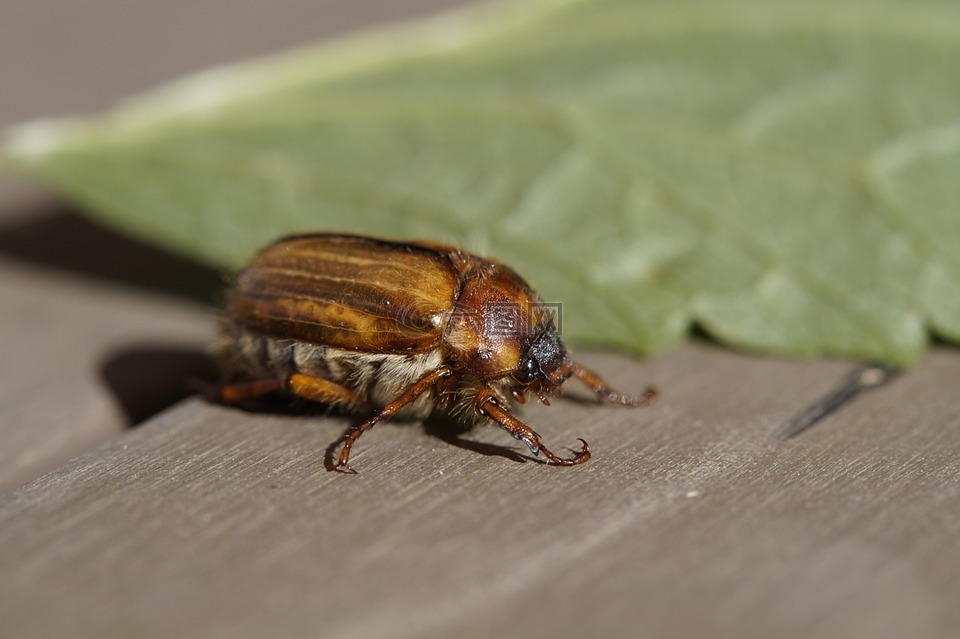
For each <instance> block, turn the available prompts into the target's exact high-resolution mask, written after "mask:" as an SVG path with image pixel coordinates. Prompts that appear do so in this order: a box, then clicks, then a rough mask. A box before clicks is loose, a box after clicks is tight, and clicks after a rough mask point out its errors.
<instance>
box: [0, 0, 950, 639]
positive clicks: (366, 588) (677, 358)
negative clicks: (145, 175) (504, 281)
mask: <svg viewBox="0 0 960 639" xmlns="http://www.w3.org/2000/svg"><path fill="white" fill-rule="evenodd" d="M429 4H430V3H428V2H420V3H414V2H397V1H395V0H392V1H390V2H387V1H385V0H381V1H380V2H373V1H372V0H370V1H367V2H358V3H352V5H351V6H353V7H355V8H354V9H351V10H350V11H348V10H347V9H346V8H345V7H346V3H336V2H333V1H329V2H314V3H306V2H292V1H284V2H269V3H268V2H266V0H263V2H246V3H243V6H244V10H243V11H241V12H239V15H242V16H250V15H261V14H262V12H264V11H267V8H269V10H270V11H273V12H275V15H276V19H275V20H274V21H272V22H270V23H269V24H268V23H264V28H263V29H262V30H258V29H252V28H246V29H244V28H239V27H236V26H234V28H226V27H224V26H223V25H222V24H221V22H222V18H217V14H216V12H212V11H211V12H198V13H195V15H194V14H191V21H193V24H192V25H191V27H190V29H188V30H187V31H186V32H183V31H181V30H178V29H177V25H178V24H179V22H178V20H177V19H175V18H174V17H171V16H176V15H178V14H177V12H178V11H179V12H186V11H187V7H193V6H195V5H192V4H189V3H185V2H182V1H180V0H177V1H176V2H171V3H166V4H165V5H163V6H164V8H163V9H162V11H161V9H159V8H158V7H159V6H160V5H156V4H155V3H154V4H147V3H142V4H141V3H132V5H131V3H119V2H108V1H107V0H99V1H98V2H95V3H85V5H88V8H87V9H86V10H87V11H89V12H90V13H84V14H83V20H82V21H81V24H82V25H83V28H84V29H87V36H88V37H87V38H76V39H75V42H74V41H70V42H61V41H60V40H58V39H57V38H54V41H55V42H57V44H56V46H52V47H47V46H46V44H47V43H46V42H45V41H44V40H43V39H42V38H40V37H37V36H36V32H35V33H34V35H33V36H32V37H28V34H26V33H25V32H26V31H27V30H28V29H34V30H37V29H40V30H41V31H40V32H41V33H42V32H43V29H51V30H53V33H52V34H51V37H52V35H53V34H59V36H58V38H63V37H64V36H63V34H64V33H68V32H69V31H68V30H67V27H66V26H64V24H61V23H60V22H59V20H61V19H62V16H61V15H60V14H59V13H58V9H59V8H61V7H65V6H67V4H66V3H65V2H58V1H55V0H42V1H40V0H34V1H32V2H30V3H27V2H25V1H23V0H17V1H16V2H13V3H12V5H10V6H12V7H13V9H12V15H13V16H14V18H15V19H14V20H12V21H11V20H3V21H0V22H2V26H0V29H2V33H0V35H3V36H7V35H9V34H13V36H11V37H10V38H6V37H0V43H2V45H0V46H3V47H5V49H3V51H4V55H2V56H0V72H2V75H0V86H2V87H3V88H4V94H5V95H9V94H10V92H11V91H13V93H14V94H15V95H16V96H17V97H16V99H15V100H12V101H10V102H6V101H0V110H2V109H5V111H2V112H0V122H8V121H9V120H10V119H12V118H14V117H17V118H20V117H24V116H29V115H42V114H46V113H47V111H48V110H49V109H50V107H51V105H55V104H56V105H60V106H62V108H63V109H67V110H70V109H71V108H73V107H76V108H86V105H97V104H99V103H100V102H107V101H109V99H112V98H113V97H115V93H117V92H119V91H122V90H127V89H129V88H131V87H137V86H139V85H140V83H141V82H142V83H143V84H144V85H146V84H149V83H150V82H153V81H155V80H158V79H162V77H163V76H166V75H167V74H168V73H169V74H173V73H176V72H180V71H184V70H186V69H187V68H189V66H191V63H194V64H196V65H200V64H204V63H207V62H210V61H216V60H219V59H222V58H226V57H229V56H233V55H236V54H239V53H245V52H251V51H258V50H268V49H269V48H271V47H273V46H279V45H281V44H284V43H285V42H287V40H286V39H285V38H286V37H288V34H289V38H291V40H290V41H294V40H295V39H301V38H303V37H306V36H305V35H304V34H305V32H306V31H309V29H310V27H308V26H304V24H305V23H307V22H309V21H308V20H306V17H305V16H307V14H309V13H310V12H311V11H312V12H314V13H313V14H311V15H313V16H314V17H315V18H316V20H317V24H318V25H321V23H322V25H321V26H318V27H317V31H316V32H317V33H324V34H326V33H332V32H334V31H336V30H337V29H342V28H346V27H348V26H353V25H357V24H362V23H363V22H364V21H374V20H378V19H381V18H389V17H393V16H397V15H401V14H403V13H404V12H411V11H414V10H417V9H421V8H423V7H426V6H428V5H429ZM433 4H434V6H436V5H438V4H443V3H440V2H435V3H433ZM215 5H216V3H210V4H209V5H208V6H209V7H215ZM70 6H73V5H70ZM131 6H134V7H139V9H131V8H130V7H131ZM357 7H359V8H357ZM381 8H382V10H383V13H377V10H378V9H381ZM334 9H335V11H334ZM4 11H5V12H6V11H9V9H8V8H7V6H5V9H4ZM351 11H352V13H351ZM141 12H142V13H141ZM158 12H160V13H163V15H164V16H167V17H166V18H164V17H163V16H160V15H159V13H158ZM168 12H169V15H168ZM258 12H260V13H258ZM180 15H186V13H181V14H180ZM327 15H330V16H335V17H333V18H331V19H330V20H326V21H324V20H320V18H321V17H324V18H325V17H326V16H327ZM118 16H119V17H123V18H124V20H126V23H125V24H126V29H128V30H131V31H132V32H133V33H137V32H138V31H137V30H138V29H139V30H141V31H144V32H149V36H145V37H144V38H143V39H142V40H141V39H137V38H135V37H133V36H129V35H128V36H125V37H126V38H127V39H126V40H124V42H125V43H126V44H123V43H121V44H123V46H127V47H133V48H136V47H140V46H142V47H143V48H142V50H141V49H137V51H138V55H139V56H140V57H143V59H145V60H148V61H149V62H148V63H145V65H144V67H143V69H145V70H143V71H142V70H141V69H140V68H139V67H137V66H135V65H131V64H129V63H128V62H127V61H126V58H129V57H130V56H124V55H119V54H116V53H111V54H110V55H107V54H105V53H103V51H102V50H101V47H102V42H103V39H104V38H105V37H107V34H110V33H114V32H115V31H116V24H117V23H116V22H115V20H116V19H119V18H118ZM17 20H20V22H19V23H18V22H17ZM138 20H141V22H137V21H138ZM204 25H206V26H205V28H206V29H213V28H216V29H217V38H214V39H213V40H216V41H217V42H210V41H208V40H209V39H208V38H206V37H201V36H200V35H197V34H201V35H202V34H204V33H205V32H204ZM271 25H272V26H271ZM291 25H293V26H291ZM323 25H326V26H323ZM330 25H333V26H330ZM150 26H154V30H152V31H151V30H150V29H149V28H148V27H150ZM228 26H229V25H228ZM57 29H60V30H61V31H59V32H57V31H56V30H57ZM164 29H167V32H164ZM298 29H299V30H298ZM171 33H178V34H180V35H181V38H182V41H181V42H179V46H178V47H175V48H174V49H176V51H175V53H174V54H172V55H173V57H172V58H170V59H168V57H167V56H166V52H167V51H170V50H171V49H170V48H169V47H166V46H161V45H162V44H164V43H166V42H167V41H168V37H169V35H170V34H171ZM165 35H166V36H168V37H166V38H165ZM14 36H15V37H14ZM11 43H12V44H11ZM97 43H101V44H97ZM144 43H145V44H144ZM151 43H152V44H151ZM68 45H70V46H68ZM118 46H119V45H118ZM16 47H20V49H16ZM68 48H69V50H70V55H69V56H65V54H64V51H66V50H67V49H68ZM30 56H37V57H38V59H41V62H40V63H38V64H37V66H36V67H35V69H34V70H33V71H31V73H25V71H24V68H23V64H24V63H23V61H24V60H27V59H30ZM44 56H46V57H44ZM58 56H59V59H60V60H62V62H61V63H59V64H60V65H61V66H57V65H55V64H54V63H53V62H52V61H53V60H54V59H57V57H58ZM105 60H107V61H108V62H109V63H111V64H114V65H116V66H115V67H113V69H112V71H111V72H110V73H104V74H99V75H96V74H94V75H92V76H91V77H90V80H89V82H83V83H72V84H71V83H67V82H63V80H64V79H65V78H71V77H75V76H82V71H83V70H84V69H89V68H93V66H95V65H97V64H100V65H102V64H104V63H105V62H104V61H105ZM84 65H91V66H90V67H85V66H84ZM165 65H166V66H165ZM141 73H142V75H141ZM10 105H13V106H10ZM16 105H19V106H16ZM31 105H33V106H32V107H31ZM14 106H16V108H14ZM31 108H34V109H35V111H31V110H30V109H31ZM181 281H188V282H192V283H193V285H192V286H188V287H186V288H184V287H183V286H180V285H179V284H177V283H176V282H181ZM216 283H217V274H215V273H209V272H206V271H204V270H202V269H199V268H197V267H194V266H192V265H189V264H184V263H182V262H179V261H178V260H176V259H174V258H171V257H169V256H164V255H162V254H158V253H156V252H155V251H152V250H150V249H147V248H145V247H142V246H139V245H137V244H135V243H132V242H128V241H126V240H123V239H122V238H118V237H116V236H114V235H112V234H110V233H109V232H106V231H102V230H99V229H97V228H96V227H93V226H91V225H89V224H86V223H84V222H82V221H81V220H79V219H78V218H77V217H76V216H74V215H73V214H72V213H70V212H69V211H64V210H63V209H62V208H60V207H57V206H56V205H52V204H51V203H50V200H49V198H48V197H46V196H43V195H42V194H38V193H37V191H36V190H35V189H32V188H29V187H26V186H24V185H22V184H16V183H13V182H10V181H6V182H0V288H2V290H3V293H4V304H3V305H0V340H2V341H0V344H2V348H3V358H2V360H0V366H3V367H4V370H3V375H2V379H3V381H4V383H3V384H2V385H0V406H2V411H0V491H2V492H3V494H2V495H0V636H3V637H18V638H19V637H51V636H58V635H59V636H71V637H97V638H98V639H111V638H114V637H130V636H138V637H139V636H143V637H171V636H178V637H179V636H183V637H263V636H270V637H316V636H337V637H377V636H390V637H438V638H440V637H450V636H457V637H465V638H471V637H478V638H479V637H489V636H503V635H506V636H583V635H584V634H585V633H590V635H591V636H612V637H664V638H667V637H689V636H712V637H731V638H733V637H736V638H738V639H739V638H750V637H758V638H759V637H811V636H816V637H845V638H847V637H853V638H856V637H864V638H870V639H882V638H886V637H890V638H894V637H905V636H909V637H945V638H946V637H956V636H958V635H960V611H958V609H957V606H956V602H957V601H958V600H960V546H958V544H957V543H956V539H957V537H958V534H960V479H958V477H960V461H958V460H960V403H958V401H957V398H956V393H955V389H954V387H955V380H956V379H957V378H958V375H960V354H958V353H957V351H956V350H955V349H951V348H945V347H939V348H937V349H935V350H934V351H933V352H932V353H931V354H930V355H929V356H928V357H927V358H925V359H924V360H923V361H922V362H921V364H920V365H919V366H918V367H917V368H916V369H915V370H912V371H910V372H909V373H906V374H904V375H901V376H899V377H897V378H896V379H894V380H893V381H892V382H891V383H889V384H887V385H886V386H883V387H882V388H879V389H876V390H874V391H871V392H866V393H862V394H860V395H858V396H857V397H855V398H854V399H853V400H851V401H850V402H848V403H846V404H845V405H844V406H842V407H841V408H840V409H839V410H838V411H836V412H834V413H832V414H831V415H829V416H828V417H826V418H825V419H823V420H822V421H820V422H819V423H818V424H816V425H815V426H814V427H813V428H811V429H809V430H808V431H806V432H804V433H802V434H801V435H800V436H798V437H796V438H794V439H790V440H787V441H782V440H780V439H779V438H778V437H777V436H776V433H777V431H778V429H779V428H780V427H781V426H782V425H783V424H784V423H786V422H787V421H788V420H790V418H791V417H793V416H794V415H797V414H798V413H801V412H802V411H804V410H805V409H807V408H808V407H809V406H810V405H811V404H815V403H817V402H818V401H819V400H820V399H821V398H823V397H824V396H826V395H828V394H829V393H830V392H831V391H832V390H834V389H835V388H837V387H838V386H839V385H842V384H844V383H845V382H846V380H847V377H848V375H849V373H850V372H851V371H853V370H855V369H856V368H857V366H858V365H857V364H854V363H851V362H836V361H815V362H786V361H779V360H775V359H761V358H755V357H750V356H746V355H741V354H736V353H732V352H729V351H725V350H723V349H720V348H718V347H716V346H713V345H710V344H706V343H702V342H693V343H692V344H690V345H688V346H685V347H683V348H681V349H679V350H677V351H675V352H673V353H671V354H668V355H667V356H664V357H662V358H658V359H656V360H652V361H646V362H643V361H637V360H632V359H629V358H626V357H623V356H618V355H611V354H601V353H595V352H588V353H578V354H579V355H581V356H582V359H583V360H584V361H585V363H587V364H588V365H590V366H593V367H595V368H596V369H599V370H601V371H603V373H604V374H605V375H606V376H607V377H609V378H610V380H611V381H612V382H614V383H616V384H617V385H618V386H620V387H623V388H625V389H627V390H636V389H639V388H641V387H643V386H645V385H647V384H648V383H654V384H656V385H657V386H659V387H660V389H661V391H662V392H663V398H662V401H660V402H659V403H657V404H656V405H655V406H654V407H651V408H649V409H643V410H636V411H630V410H625V409H617V408H611V407H603V408H598V407H595V406H593V405H591V404H588V403H582V402H580V403H578V402H555V403H554V405H553V406H552V407H549V408H546V407H538V406H530V407H528V408H527V409H526V410H525V412H524V416H525V417H528V418H529V420H530V421H531V423H532V424H533V425H535V426H536V427H537V429H538V430H539V431H540V432H541V434H542V435H543V436H544V438H545V441H546V442H547V444H548V445H551V446H553V447H555V448H556V449H561V450H562V449H563V448H564V447H565V446H573V445H575V442H576V438H577V437H581V436H582V437H584V438H586V439H587V440H588V441H589V442H590V443H591V446H592V448H593V450H594V453H595V456H594V459H593V460H591V461H590V462H589V463H588V464H586V465H584V466H582V467H578V468H552V467H547V466H544V465H543V464H541V463H537V462H535V461H532V460H531V459H530V458H529V456H528V454H527V451H526V450H525V447H523V446H522V445H521V444H519V443H518V442H515V441H514V440H512V439H509V438H508V437H507V436H506V435H505V434H504V433H503V432H502V431H500V430H498V429H496V428H480V429H476V430H474V431H471V432H466V433H464V432H460V431H458V430H457V429H455V428H451V427H450V425H449V424H447V423H444V422H442V421H434V422H430V423H428V424H425V425H424V424H419V423H396V424H392V423H391V424H384V425H381V426H378V427H377V428H376V429H374V430H373V431H372V432H370V433H369V434H367V435H365V436H364V438H363V439H362V440H361V442H360V443H359V444H358V446H357V448H356V449H355V454H354V457H353V459H352V461H353V462H354V465H355V467H356V468H357V469H358V470H359V471H360V475H357V476H343V475H339V474H336V473H331V472H329V470H328V466H329V456H330V453H331V449H330V445H331V444H332V443H333V442H334V441H335V440H336V439H337V438H338V437H339V436H340V435H341V434H342V433H343V431H344V430H345V429H346V427H347V426H348V425H349V424H350V420H349V419H344V418H338V417H323V416H321V415H304V414H289V413H288V412H260V413H250V412H244V411H241V410H237V409H233V408H227V407H219V406H213V405H209V404H207V403H204V402H202V401H200V400H198V399H196V398H189V399H185V400H182V401H179V402H177V401H176V400H177V398H178V397H180V396H181V395H183V387H182V380H183V379H184V378H185V377H187V376H189V375H190V374H193V373H199V372H201V371H202V367H203V364H202V362H203V358H202V351H203V348H204V347H205V345H206V343H207V342H208V341H209V338H210V336H211V335H212V332H213V326H214V322H215V318H214V314H213V312H212V311H210V310H209V307H208V306H205V305H204V304H203V303H202V301H203V300H204V299H208V298H209V297H210V296H212V295H213V294H214V291H215V289H216ZM169 403H173V405H172V406H171V407H169V408H162V407H163V406H164V405H165V404H169ZM157 410H159V412H158V413H157V414H156V415H155V416H153V417H149V418H147V416H148V415H150V414H151V413H153V412H154V411H157ZM144 418H145V421H144V422H143V423H142V424H141V425H139V426H137V427H135V428H128V426H129V425H130V424H132V423H136V422H138V421H140V420H142V419H144Z"/></svg>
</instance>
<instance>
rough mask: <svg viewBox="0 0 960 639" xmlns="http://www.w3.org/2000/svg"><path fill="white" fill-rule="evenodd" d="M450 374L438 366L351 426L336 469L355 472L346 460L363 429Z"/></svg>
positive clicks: (397, 409)
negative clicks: (363, 419) (393, 398)
mask: <svg viewBox="0 0 960 639" xmlns="http://www.w3.org/2000/svg"><path fill="white" fill-rule="evenodd" d="M452 374H453V371H452V370H450V369H449V368H438V369H437V370H435V371H433V372H432V373H427V374H426V375H424V376H423V377H421V378H420V379H418V380H417V381H416V382H414V384H413V385H412V386H410V388H408V389H407V390H405V391H404V392H403V394H402V395H400V397H398V398H397V399H395V400H393V401H392V402H390V403H389V404H387V405H386V406H384V407H383V408H381V409H380V410H378V411H377V412H376V413H375V414H374V415H373V417H371V418H370V419H368V420H367V421H365V422H363V423H361V424H357V425H356V426H352V427H351V428H350V430H349V432H347V436H346V437H345V438H344V442H343V449H342V450H341V451H340V459H339V461H338V462H337V470H339V471H342V472H347V473H356V472H357V471H355V470H354V469H353V468H351V467H350V464H349V463H348V462H349V460H350V449H351V448H353V445H354V443H356V441H357V440H358V439H360V435H363V433H364V432H365V431H367V430H370V429H371V428H373V427H374V426H376V425H377V423H378V422H381V421H383V420H385V419H390V418H391V417H393V416H394V415H395V414H396V413H397V411H399V410H400V409H401V408H403V407H404V406H406V405H407V404H410V403H411V402H414V401H416V399H417V398H418V397H420V395H422V394H423V393H424V392H425V391H426V390H428V389H429V388H430V387H431V386H433V385H434V384H436V383H437V382H439V381H440V380H441V379H443V378H445V377H449V376H450V375H452Z"/></svg>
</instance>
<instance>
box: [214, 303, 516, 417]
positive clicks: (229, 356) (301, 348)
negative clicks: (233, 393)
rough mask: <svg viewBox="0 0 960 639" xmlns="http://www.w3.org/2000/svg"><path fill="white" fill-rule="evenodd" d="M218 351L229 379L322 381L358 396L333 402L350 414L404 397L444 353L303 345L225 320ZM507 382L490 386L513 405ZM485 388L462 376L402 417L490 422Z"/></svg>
mask: <svg viewBox="0 0 960 639" xmlns="http://www.w3.org/2000/svg"><path fill="white" fill-rule="evenodd" d="M216 348H217V351H218V354H219V356H220V361H221V362H222V363H223V365H224V369H225V370H224V374H225V377H226V378H227V379H251V380H256V379H282V378H285V377H287V376H288V375H291V374H293V373H301V374H303V375H309V376H310V377H318V378H322V379H326V380H329V381H331V382H334V383H337V384H340V385H342V386H344V387H346V388H348V389H350V390H351V391H353V394H354V397H355V401H352V402H336V401H333V402H330V405H331V406H332V407H334V408H336V409H338V410H341V411H343V412H348V413H358V412H372V411H374V410H376V409H378V408H380V407H382V406H385V405H387V404H389V403H390V402H392V401H393V400H395V399H396V398H397V397H399V396H400V395H402V394H403V392H404V391H406V390H407V389H408V388H410V387H411V386H412V385H413V384H415V383H416V382H417V381H418V380H419V379H421V378H422V377H423V376H424V375H426V374H427V373H429V372H431V371H434V370H437V369H438V368H440V366H441V364H442V363H443V362H442V357H441V353H440V351H439V349H434V350H429V351H424V352H420V353H405V354H393V353H361V352H357V351H350V350H345V349H342V348H335V347H331V346H324V345H321V344H313V343H310V342H304V341H301V340H292V339H278V338H275V337H270V336H267V335H263V334H261V333H258V332H256V331H252V330H249V329H246V328H244V327H242V326H239V325H237V324H236V323H234V322H232V321H230V320H225V321H224V323H223V326H222V327H221V338H220V341H219V342H218V344H217V346H216ZM507 385H508V381H507V380H494V381H493V382H492V383H487V384H486V386H487V387H489V388H490V389H491V390H492V391H493V392H494V393H495V394H496V395H497V396H498V398H499V399H500V400H501V401H502V402H503V403H504V405H508V404H509V403H511V402H510V400H509V394H508V390H507V388H506V386H507ZM480 386H481V383H480V381H479V380H478V379H476V378H475V376H473V375H470V374H469V373H465V372H461V373H460V374H459V375H456V376H455V377H454V378H453V379H451V380H450V382H449V383H447V384H445V385H437V386H435V387H433V388H431V389H429V390H428V391H426V392H424V393H423V394H422V395H421V396H420V397H418V398H417V399H416V400H415V401H414V402H411V403H410V404H409V405H407V406H405V407H404V408H403V409H401V411H400V412H399V413H398V414H397V416H398V417H400V418H401V419H424V418H426V417H428V416H430V415H431V414H432V413H433V412H434V410H435V409H438V408H439V409H440V410H442V411H444V412H448V413H451V414H455V415H456V416H457V417H458V418H459V419H460V420H462V421H465V422H467V423H470V424H475V423H479V422H485V421H488V420H487V419H486V418H484V417H483V416H482V415H480V414H479V413H478V412H477V411H476V410H474V399H475V398H476V395H477V389H478V388H479V387H480Z"/></svg>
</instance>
